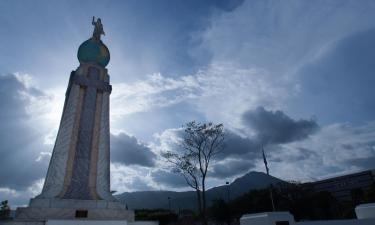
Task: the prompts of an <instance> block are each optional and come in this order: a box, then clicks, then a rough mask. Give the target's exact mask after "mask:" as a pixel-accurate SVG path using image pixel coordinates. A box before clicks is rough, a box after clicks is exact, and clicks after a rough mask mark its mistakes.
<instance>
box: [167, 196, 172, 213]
mask: <svg viewBox="0 0 375 225" xmlns="http://www.w3.org/2000/svg"><path fill="white" fill-rule="evenodd" d="M168 206H169V212H170V213H171V212H172V210H171V197H169V196H168Z"/></svg>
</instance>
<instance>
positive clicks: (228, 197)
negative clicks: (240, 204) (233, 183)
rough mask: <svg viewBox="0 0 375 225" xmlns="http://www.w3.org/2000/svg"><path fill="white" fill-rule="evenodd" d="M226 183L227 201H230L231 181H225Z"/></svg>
mask: <svg viewBox="0 0 375 225" xmlns="http://www.w3.org/2000/svg"><path fill="white" fill-rule="evenodd" d="M225 184H226V185H227V201H228V203H229V201H230V184H229V181H227V182H225Z"/></svg>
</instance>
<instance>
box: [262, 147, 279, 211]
mask: <svg viewBox="0 0 375 225" xmlns="http://www.w3.org/2000/svg"><path fill="white" fill-rule="evenodd" d="M262 154H263V162H264V166H265V167H266V172H267V175H270V170H269V168H268V163H267V159H266V155H265V154H264V148H263V144H262ZM269 189H270V197H271V204H272V210H273V211H276V210H275V204H274V202H273V194H272V183H271V185H270V188H269Z"/></svg>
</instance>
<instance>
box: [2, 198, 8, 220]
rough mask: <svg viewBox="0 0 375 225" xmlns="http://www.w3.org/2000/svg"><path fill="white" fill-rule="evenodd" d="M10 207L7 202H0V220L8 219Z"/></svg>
mask: <svg viewBox="0 0 375 225" xmlns="http://www.w3.org/2000/svg"><path fill="white" fill-rule="evenodd" d="M9 216H10V207H9V205H8V200H5V201H2V202H1V204H0V219H9Z"/></svg>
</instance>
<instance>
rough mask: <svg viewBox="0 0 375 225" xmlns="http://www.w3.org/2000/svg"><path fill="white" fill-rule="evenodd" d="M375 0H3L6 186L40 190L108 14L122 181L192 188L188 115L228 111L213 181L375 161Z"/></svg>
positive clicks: (132, 185)
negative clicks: (85, 45)
mask: <svg viewBox="0 0 375 225" xmlns="http://www.w3.org/2000/svg"><path fill="white" fill-rule="evenodd" d="M374 10H375V2H374V1H366V0H362V1H356V0H352V1H349V0H332V1H320V0H316V1H308V0H302V1H301V0H298V1H297V0H295V1H294V0H287V1H272V0H247V1H246V0H245V1H243V0H212V1H209V0H189V1H182V0H156V1H146V0H143V1H139V0H137V1H136V0H134V1H133V0H127V1H108V0H102V1H79V2H78V1H73V0H65V1H36V0H31V1H21V0H13V1H0V23H1V26H2V27H1V29H0V52H1V53H2V54H0V109H1V110H0V124H1V129H0V143H1V145H0V153H1V157H0V165H1V170H0V199H1V200H3V199H8V200H9V201H10V204H11V206H13V207H14V206H20V205H25V204H27V203H28V201H29V199H30V198H31V197H34V196H36V195H37V194H39V193H40V191H41V188H42V185H43V182H44V177H45V175H46V172H47V166H48V163H49V159H50V156H51V153H52V149H53V145H54V141H55V138H56V134H57V131H58V125H59V121H60V117H61V113H62V107H63V102H64V95H65V91H66V88H67V84H68V79H69V74H70V72H71V71H72V70H75V69H76V68H77V67H78V66H79V62H78V60H77V57H76V55H77V50H78V47H79V45H80V44H81V43H82V42H84V41H85V40H87V39H89V38H90V37H91V35H92V31H93V27H92V25H91V19H92V16H96V17H100V18H101V19H102V23H103V25H104V31H105V33H106V35H105V36H102V40H103V42H104V43H105V44H106V45H107V46H108V48H109V51H110V54H111V61H110V62H109V65H108V66H107V68H108V73H109V75H110V78H111V84H112V86H113V91H112V94H111V99H110V100H111V107H110V115H111V119H110V120H111V189H112V190H116V191H117V193H121V192H124V191H144V190H176V191H181V190H188V188H187V186H186V183H185V182H184V180H183V178H182V177H180V176H178V175H177V174H173V173H171V172H170V167H169V166H168V164H167V163H166V162H165V160H163V159H162V157H161V153H162V152H163V151H167V150H169V151H174V150H176V145H177V143H178V141H179V140H180V139H181V135H182V133H183V128H182V125H184V124H186V123H187V122H189V121H192V120H196V121H198V122H202V123H204V122H213V123H223V125H224V127H225V150H224V151H223V152H222V153H221V154H220V155H218V156H217V158H216V159H215V160H214V161H213V162H212V164H211V167H210V170H209V178H208V186H209V187H213V186H216V185H223V184H225V182H226V181H233V180H234V179H235V178H236V177H239V176H242V175H244V174H245V173H247V172H249V171H263V172H264V171H265V168H264V165H263V160H262V154H261V145H262V144H264V148H265V151H266V155H267V159H268V166H269V168H270V173H271V175H273V176H276V177H278V178H281V179H284V180H295V181H303V182H305V181H314V180H319V179H323V178H327V177H332V176H337V175H340V174H345V173H351V172H355V171H361V170H367V169H374V165H375V164H374V163H375V101H373V98H374V96H375V89H374V88H373V87H374V85H375V63H373V61H374V60H375V14H374V13H373V12H374Z"/></svg>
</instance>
